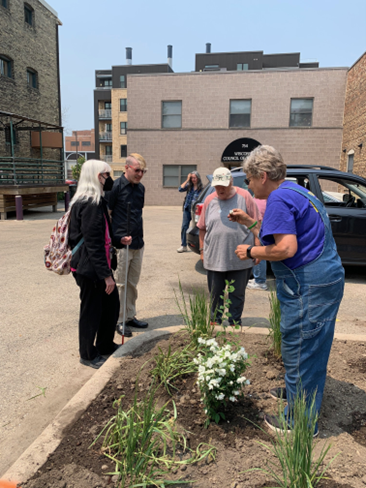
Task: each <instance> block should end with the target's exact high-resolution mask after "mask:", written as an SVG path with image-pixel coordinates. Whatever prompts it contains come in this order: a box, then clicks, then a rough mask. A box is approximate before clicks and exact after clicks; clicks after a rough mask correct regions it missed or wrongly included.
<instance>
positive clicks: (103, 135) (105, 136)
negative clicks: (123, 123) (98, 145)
mask: <svg viewBox="0 0 366 488" xmlns="http://www.w3.org/2000/svg"><path fill="white" fill-rule="evenodd" d="M99 140H100V141H111V140H112V131H107V132H99Z"/></svg>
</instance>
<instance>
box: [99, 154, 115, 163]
mask: <svg viewBox="0 0 366 488" xmlns="http://www.w3.org/2000/svg"><path fill="white" fill-rule="evenodd" d="M112 157H113V156H112V155H110V154H103V155H102V156H101V158H100V159H101V160H102V161H105V162H106V163H111V162H112Z"/></svg>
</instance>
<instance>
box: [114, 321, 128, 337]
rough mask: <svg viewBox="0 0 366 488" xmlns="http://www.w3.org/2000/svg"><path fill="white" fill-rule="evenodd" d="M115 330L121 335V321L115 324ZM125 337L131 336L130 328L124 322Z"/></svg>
mask: <svg viewBox="0 0 366 488" xmlns="http://www.w3.org/2000/svg"><path fill="white" fill-rule="evenodd" d="M116 332H117V334H119V335H122V333H123V324H122V323H120V324H117V327H116ZM125 337H132V330H131V329H130V328H129V327H128V326H127V324H125Z"/></svg>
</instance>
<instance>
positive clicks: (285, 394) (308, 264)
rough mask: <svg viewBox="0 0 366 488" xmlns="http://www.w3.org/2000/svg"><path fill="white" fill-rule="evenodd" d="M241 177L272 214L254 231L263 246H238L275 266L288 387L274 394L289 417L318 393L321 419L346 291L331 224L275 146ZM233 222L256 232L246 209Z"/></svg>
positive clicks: (277, 424)
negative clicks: (300, 398)
mask: <svg viewBox="0 0 366 488" xmlns="http://www.w3.org/2000/svg"><path fill="white" fill-rule="evenodd" d="M244 171H245V172H246V175H247V183H248V186H249V188H250V189H251V190H252V191H253V192H254V195H255V197H256V198H260V199H267V208H266V212H265V214H264V218H263V222H262V226H261V228H260V230H259V228H258V227H259V226H258V225H256V226H254V227H253V228H252V232H253V233H254V235H255V236H258V235H259V238H260V240H261V242H262V246H246V245H241V246H238V247H237V250H236V254H237V256H238V257H239V258H240V259H261V260H262V259H265V260H267V261H271V266H272V270H273V272H274V274H275V277H276V287H277V297H278V299H279V301H280V305H281V333H282V358H283V362H284V365H285V370H286V375H285V384H286V388H277V389H274V390H271V394H272V396H278V397H282V398H284V399H287V402H288V406H287V407H286V409H285V413H287V412H288V407H290V409H291V407H292V405H293V401H294V398H295V397H296V395H297V393H298V392H303V393H305V395H306V398H307V401H308V402H309V409H310V405H311V399H312V396H313V395H314V394H315V412H314V411H310V410H309V412H308V415H309V416H312V415H314V414H316V415H318V414H319V411H320V407H321V403H322V399H323V391H324V385H325V379H326V373H327V363H328V358H329V354H330V349H331V346H332V342H333V336H334V328H335V321H336V316H337V313H338V309H339V306H340V303H341V300H342V297H343V288H344V269H343V267H342V264H341V260H340V258H339V256H338V253H337V248H336V244H335V241H334V238H333V234H332V229H331V225H330V221H329V218H328V215H327V213H326V211H325V208H324V205H323V204H322V203H321V202H320V201H319V200H318V199H317V198H316V197H315V196H314V194H313V193H311V192H310V191H309V190H306V189H305V188H303V187H302V186H299V185H297V184H296V183H293V182H291V181H286V180H285V177H286V165H285V163H284V161H283V159H282V156H281V154H280V153H279V152H278V151H277V150H276V149H274V148H273V147H271V146H259V147H258V148H256V149H255V150H254V151H253V152H252V153H251V154H250V155H249V157H248V158H247V160H246V161H245V163H244ZM229 218H230V217H229ZM232 218H233V219H235V220H236V221H237V222H240V223H242V224H244V225H246V226H247V227H249V228H250V226H252V225H253V219H251V218H250V217H249V216H248V215H247V214H245V213H244V212H242V211H241V210H235V211H234V212H233V216H232ZM265 421H266V423H267V425H268V426H269V427H271V428H272V429H274V430H282V428H283V423H282V422H281V421H279V419H278V418H277V417H275V416H271V415H267V416H266V417H265ZM288 427H289V428H290V429H291V427H292V426H291V425H289V426H288ZM317 433H318V426H317V425H316V426H315V431H314V435H316V434H317Z"/></svg>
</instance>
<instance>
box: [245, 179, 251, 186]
mask: <svg viewBox="0 0 366 488" xmlns="http://www.w3.org/2000/svg"><path fill="white" fill-rule="evenodd" d="M244 181H245V184H246V185H248V186H249V185H250V182H251V181H252V178H245V179H244Z"/></svg>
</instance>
